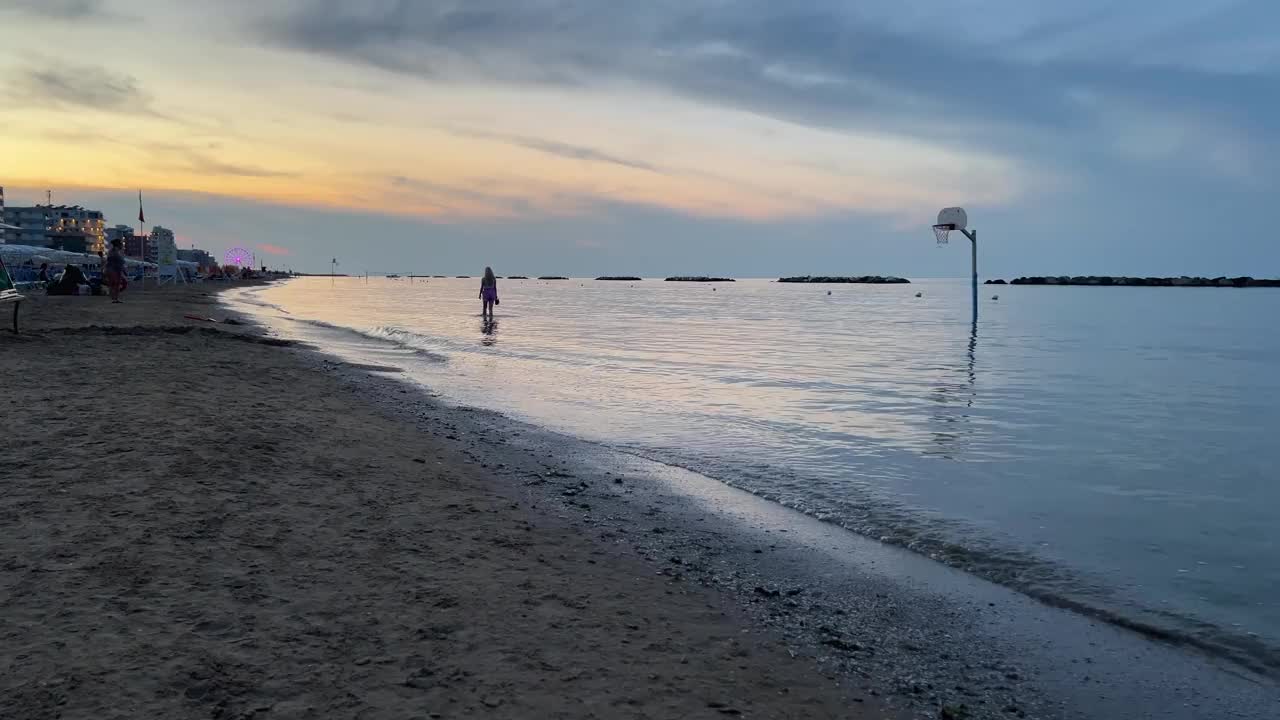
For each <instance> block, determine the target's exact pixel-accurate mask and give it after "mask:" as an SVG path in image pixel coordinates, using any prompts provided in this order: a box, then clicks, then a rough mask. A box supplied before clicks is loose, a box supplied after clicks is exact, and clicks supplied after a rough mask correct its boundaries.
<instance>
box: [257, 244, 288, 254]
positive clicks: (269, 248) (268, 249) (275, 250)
mask: <svg viewBox="0 0 1280 720" xmlns="http://www.w3.org/2000/svg"><path fill="white" fill-rule="evenodd" d="M258 249H259V250H261V251H262V252H264V253H266V254H268V255H292V254H293V251H292V250H290V249H289V248H287V247H280V246H279V245H272V244H271V243H258Z"/></svg>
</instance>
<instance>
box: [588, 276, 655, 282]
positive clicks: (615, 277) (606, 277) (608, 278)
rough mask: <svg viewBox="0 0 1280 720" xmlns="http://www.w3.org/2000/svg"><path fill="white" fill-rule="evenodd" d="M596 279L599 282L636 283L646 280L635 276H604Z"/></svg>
mask: <svg viewBox="0 0 1280 720" xmlns="http://www.w3.org/2000/svg"><path fill="white" fill-rule="evenodd" d="M596 279H597V280H630V281H633V282H634V281H636V280H643V279H644V278H638V277H635V276H634V275H604V276H602V277H598V278H596Z"/></svg>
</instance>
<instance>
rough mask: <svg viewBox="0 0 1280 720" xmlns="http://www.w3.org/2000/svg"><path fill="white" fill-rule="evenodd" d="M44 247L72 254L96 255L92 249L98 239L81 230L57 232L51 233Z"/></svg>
mask: <svg viewBox="0 0 1280 720" xmlns="http://www.w3.org/2000/svg"><path fill="white" fill-rule="evenodd" d="M45 237H46V242H45V243H44V245H45V246H46V247H49V248H52V249H54V250H66V251H67V252H74V253H96V252H98V251H97V250H94V249H93V245H94V243H96V242H98V239H97V238H95V237H94V236H92V235H90V234H89V233H87V232H84V231H83V230H59V231H57V232H51V233H49V234H48V235H46V236H45Z"/></svg>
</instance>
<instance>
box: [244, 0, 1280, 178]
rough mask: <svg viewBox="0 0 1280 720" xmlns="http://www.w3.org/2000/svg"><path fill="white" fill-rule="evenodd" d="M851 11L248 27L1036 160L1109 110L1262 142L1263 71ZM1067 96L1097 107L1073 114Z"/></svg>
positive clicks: (558, 15) (618, 11)
mask: <svg viewBox="0 0 1280 720" xmlns="http://www.w3.org/2000/svg"><path fill="white" fill-rule="evenodd" d="M858 7H859V4H857V3H848V2H843V1H841V0H796V1H795V2H776V1H775V0H737V1H734V0H679V1H676V0H653V1H651V2H644V3H641V2H636V3H612V2H586V1H584V0H527V1H525V2H519V3H514V2H509V1H508V0H465V1H464V0H441V1H438V2H420V1H418V0H381V1H375V2H370V3H359V4H355V3H347V2H342V1H340V0H307V1H305V2H302V3H301V4H297V5H294V6H292V10H291V11H289V12H285V13H281V14H276V15H274V16H272V17H271V19H269V20H268V21H266V22H265V23H264V25H263V26H262V27H263V29H264V31H265V33H266V35H267V37H268V38H269V40H270V41H271V42H273V43H276V44H282V45H284V46H287V47H292V48H296V49H301V50H305V51H309V52H313V53H320V54H324V55H328V56H332V57H337V58H341V59H344V60H348V61H352V62H358V63H366V64H370V65H374V66H377V67H381V68H384V69H387V70H391V71H395V72H400V73H408V74H412V75H416V76H420V77H424V78H430V79H433V80H436V81H441V82H489V83H504V84H530V83H541V84H552V85H557V86H567V87H591V86H601V85H609V84H611V83H623V82H625V83H629V84H630V83H642V84H648V85H651V86H655V87H658V88H662V89H665V90H667V91H670V92H673V93H677V94H680V95H683V96H687V97H691V98H694V99H697V100H699V101H703V102H709V103H714V104H719V105H725V106H730V107H736V108H741V109H744V110H748V111H751V112H758V113H762V114H767V115H770V116H774V117H778V118H782V119H786V120H789V121H793V122H799V123H804V124H809V125H813V126H820V127H835V128H857V129H867V130H874V131H884V132H899V133H906V134H912V135H916V136H921V137H929V138H931V139H935V140H943V141H948V142H952V143H958V144H966V145H973V146H979V147H984V148H989V149H996V150H999V151H1005V152H1016V153H1022V154H1028V155H1031V156H1035V157H1041V158H1044V159H1047V160H1052V159H1054V158H1063V157H1065V158H1075V157H1078V156H1079V155H1080V154H1081V153H1085V154H1088V153H1090V152H1093V151H1094V150H1095V149H1096V148H1098V147H1102V146H1107V145H1108V144H1109V141H1110V138H1109V137H1107V133H1108V132H1110V131H1111V128H1109V127H1108V126H1107V125H1106V122H1107V121H1108V119H1110V118H1111V117H1113V116H1112V115H1108V114H1105V113H1101V111H1102V110H1107V109H1109V105H1108V103H1110V102H1113V101H1114V102H1119V103H1121V104H1123V105H1125V106H1126V107H1131V106H1139V107H1141V108H1144V109H1147V110H1149V111H1150V112H1151V113H1152V118H1153V120H1158V119H1159V118H1160V117H1161V116H1162V115H1163V116H1167V117H1171V118H1174V119H1176V118H1177V117H1179V116H1181V115H1182V114H1184V113H1191V114H1194V115H1195V116H1196V117H1198V118H1201V120H1200V121H1198V122H1197V126H1198V127H1201V128H1204V127H1206V126H1209V125H1211V126H1213V127H1214V128H1220V129H1221V131H1222V132H1223V133H1227V134H1236V133H1253V134H1259V135H1268V136H1274V135H1275V134H1276V133H1277V131H1280V103H1277V101H1276V100H1274V97H1276V91H1277V90H1280V77H1278V76H1277V75H1276V74H1275V73H1266V72H1257V73H1230V74H1228V73H1222V72H1215V71H1211V70H1205V69H1193V68H1191V67H1180V66H1176V65H1168V64H1165V65H1160V64H1152V63H1144V62H1141V58H1133V59H1132V60H1129V61H1121V60H1116V59H1114V58H1113V59H1112V60H1111V61H1106V62H1103V61H1100V60H1097V59H1090V58H1088V57H1083V58H1081V57H1073V56H1069V55H1067V56H1062V57H1058V58H1050V59H1042V60H1037V61H1034V62H1033V61H1029V60H1027V59H1025V58H1023V57H1020V56H1019V55H1018V54H1017V53H1013V52H1008V51H1007V48H1006V47H1005V46H1003V45H1000V44H996V43H986V44H983V43H980V42H978V41H968V40H966V39H965V38H963V37H960V36H951V37H939V35H938V34H937V33H936V32H931V31H930V30H931V27H930V26H929V25H928V24H922V27H921V31H920V32H914V33H904V32H902V31H901V30H900V29H896V28H890V27H888V26H887V25H885V24H884V23H882V22H880V23H878V22H874V21H872V20H869V19H867V18H866V17H865V16H864V15H862V14H860V13H859V10H858ZM1242 8H1246V9H1251V11H1252V12H1253V15H1250V17H1253V16H1254V15H1256V14H1257V13H1259V12H1261V13H1263V14H1264V15H1269V16H1271V17H1272V19H1275V20H1280V8H1272V7H1271V6H1266V7H1264V6H1260V5H1258V4H1256V3H1252V2H1241V3H1237V4H1235V5H1231V6H1229V7H1226V8H1225V9H1224V10H1223V11H1222V12H1221V13H1219V15H1221V16H1223V17H1234V16H1235V15H1240V14H1241V13H1242ZM1233 13H1234V15H1233ZM1214 17H1217V16H1214ZM1100 18H1101V19H1108V18H1109V16H1108V15H1106V14H1105V13H1103V14H1101V15H1099V14H1096V13H1094V14H1090V13H1083V14H1082V15H1081V16H1080V17H1079V18H1076V19H1073V20H1071V21H1066V20H1058V21H1055V22H1054V23H1053V24H1045V25H1044V26H1042V27H1036V28H1033V29H1031V30H1028V31H1027V33H1026V37H1024V38H1023V40H1021V41H1018V40H1015V41H1012V42H1011V43H1010V45H1011V46H1013V47H1015V48H1021V47H1026V46H1028V45H1030V46H1031V47H1033V48H1034V41H1035V40H1036V39H1037V38H1038V37H1044V38H1046V40H1053V39H1055V38H1063V37H1069V36H1070V35H1071V34H1072V33H1078V32H1082V31H1083V30H1085V29H1088V28H1089V27H1092V26H1095V25H1096V24H1097V23H1099V22H1100ZM1256 19H1257V18H1255V20H1256ZM1209 20H1212V18H1209ZM1209 20H1204V21H1205V22H1208V21H1209ZM993 22H998V18H997V19H994V20H993ZM1193 49H1194V48H1190V47H1188V48H1186V51H1187V53H1188V54H1191V52H1192V50H1193ZM1156 50H1160V48H1156ZM1082 92H1084V93H1087V95H1088V96H1089V97H1091V98H1094V99H1095V100H1097V101H1096V102H1092V103H1082V102H1080V99H1079V98H1080V95H1081V93H1082ZM1099 102H1101V103H1102V105H1103V106H1102V107H1100V106H1099V104H1098V103H1099ZM1268 142H1269V141H1268ZM1266 149H1267V150H1268V151H1272V150H1274V148H1272V147H1270V146H1268V147H1267V148H1266Z"/></svg>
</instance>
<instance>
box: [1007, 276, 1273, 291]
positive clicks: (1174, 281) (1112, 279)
mask: <svg viewBox="0 0 1280 720" xmlns="http://www.w3.org/2000/svg"><path fill="white" fill-rule="evenodd" d="M986 284H988V285H1002V284H1004V281H1003V280H988V281H987V283H986ZM1009 284H1010V285H1077V286H1078V285H1096V286H1100V287H1115V286H1121V287H1233V288H1248V287H1280V279H1271V280H1267V279H1259V278H1251V277H1247V276H1246V277H1233V278H1229V277H1216V278H1206V277H1187V276H1185V275H1184V276H1182V277H1122V276H1112V275H1076V276H1073V277H1069V276H1066V275H1059V276H1056V277H1055V276H1040V275H1034V276H1031V277H1020V278H1014V279H1013V280H1010V281H1009Z"/></svg>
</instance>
